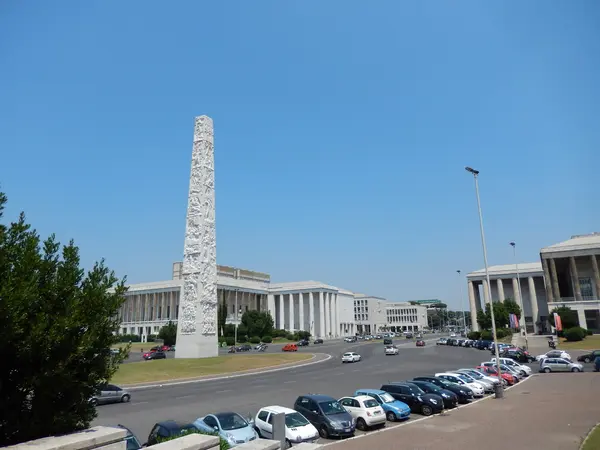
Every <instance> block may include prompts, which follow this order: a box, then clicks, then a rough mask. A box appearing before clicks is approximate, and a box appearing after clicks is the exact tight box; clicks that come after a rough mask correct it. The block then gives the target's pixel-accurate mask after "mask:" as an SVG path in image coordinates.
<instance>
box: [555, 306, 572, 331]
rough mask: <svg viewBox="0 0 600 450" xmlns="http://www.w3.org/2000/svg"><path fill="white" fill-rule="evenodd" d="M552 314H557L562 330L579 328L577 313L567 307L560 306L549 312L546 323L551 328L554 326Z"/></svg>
mask: <svg viewBox="0 0 600 450" xmlns="http://www.w3.org/2000/svg"><path fill="white" fill-rule="evenodd" d="M554 313H557V314H558V315H559V316H560V321H561V322H562V327H563V330H566V329H568V328H573V327H577V326H579V318H578V317H577V312H575V311H573V310H572V309H571V308H569V307H568V306H565V305H562V306H559V307H557V308H554V309H553V310H552V311H550V314H549V315H548V322H549V323H550V325H552V326H553V327H554V326H555V325H554Z"/></svg>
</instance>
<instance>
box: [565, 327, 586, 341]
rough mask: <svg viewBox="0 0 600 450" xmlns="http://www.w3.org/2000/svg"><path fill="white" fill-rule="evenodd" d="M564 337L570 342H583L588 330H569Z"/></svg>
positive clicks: (577, 328) (578, 328)
mask: <svg viewBox="0 0 600 450" xmlns="http://www.w3.org/2000/svg"><path fill="white" fill-rule="evenodd" d="M564 335H565V339H566V340H567V341H568V342H577V341H583V340H584V339H585V336H586V335H587V330H585V329H583V328H581V327H573V328H567V329H566V330H565V333H564Z"/></svg>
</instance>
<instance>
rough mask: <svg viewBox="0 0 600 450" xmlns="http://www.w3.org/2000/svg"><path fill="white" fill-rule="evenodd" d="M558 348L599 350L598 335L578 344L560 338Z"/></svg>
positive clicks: (599, 341) (599, 340) (599, 338)
mask: <svg viewBox="0 0 600 450" xmlns="http://www.w3.org/2000/svg"><path fill="white" fill-rule="evenodd" d="M558 348H559V349H560V350H600V335H598V334H595V335H593V336H586V338H585V339H584V340H583V341H579V342H567V341H565V340H564V339H563V338H560V343H559V344H558ZM598 448H600V447H598Z"/></svg>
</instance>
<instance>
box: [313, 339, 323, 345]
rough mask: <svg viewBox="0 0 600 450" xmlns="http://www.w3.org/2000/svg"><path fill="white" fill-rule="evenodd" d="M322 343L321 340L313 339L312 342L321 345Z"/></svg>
mask: <svg viewBox="0 0 600 450" xmlns="http://www.w3.org/2000/svg"><path fill="white" fill-rule="evenodd" d="M322 343H323V339H315V340H314V341H313V344H322Z"/></svg>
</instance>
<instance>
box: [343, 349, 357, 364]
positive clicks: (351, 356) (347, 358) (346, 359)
mask: <svg viewBox="0 0 600 450" xmlns="http://www.w3.org/2000/svg"><path fill="white" fill-rule="evenodd" d="M358 361H360V355H359V354H358V353H355V352H346V353H344V354H343V355H342V363H354V362H358Z"/></svg>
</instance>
